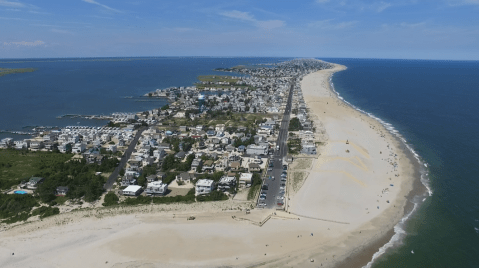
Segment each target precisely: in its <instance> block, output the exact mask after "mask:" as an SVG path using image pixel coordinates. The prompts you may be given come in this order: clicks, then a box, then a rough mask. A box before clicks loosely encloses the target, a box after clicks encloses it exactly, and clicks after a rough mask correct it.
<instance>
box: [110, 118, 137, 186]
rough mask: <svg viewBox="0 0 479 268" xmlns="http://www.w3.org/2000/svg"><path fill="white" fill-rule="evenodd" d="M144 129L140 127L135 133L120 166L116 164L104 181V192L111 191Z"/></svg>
mask: <svg viewBox="0 0 479 268" xmlns="http://www.w3.org/2000/svg"><path fill="white" fill-rule="evenodd" d="M145 129H146V127H141V128H139V129H138V131H137V132H136V136H135V138H134V139H133V141H132V142H131V143H130V145H129V146H128V149H126V151H125V153H124V154H123V157H122V158H121V161H120V164H118V166H117V167H116V168H115V170H114V171H113V173H111V175H110V177H108V180H107V181H106V183H105V185H103V188H104V189H105V190H107V191H108V190H110V189H111V187H112V186H113V183H114V182H115V181H116V179H117V178H118V174H119V173H120V170H121V169H122V168H125V166H126V162H127V161H128V159H130V156H131V153H132V152H133V150H135V146H136V144H137V143H138V140H139V139H140V137H141V134H142V133H143V131H145Z"/></svg>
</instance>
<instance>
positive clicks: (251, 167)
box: [248, 163, 261, 172]
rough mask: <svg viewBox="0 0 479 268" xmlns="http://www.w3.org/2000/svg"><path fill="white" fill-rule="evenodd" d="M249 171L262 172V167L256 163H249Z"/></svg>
mask: <svg viewBox="0 0 479 268" xmlns="http://www.w3.org/2000/svg"><path fill="white" fill-rule="evenodd" d="M248 171H249V172H259V171H261V167H260V165H258V164H256V163H249V164H248Z"/></svg>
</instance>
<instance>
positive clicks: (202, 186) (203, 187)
mask: <svg viewBox="0 0 479 268" xmlns="http://www.w3.org/2000/svg"><path fill="white" fill-rule="evenodd" d="M214 187H215V182H214V181H213V180H208V179H201V180H198V182H196V186H195V195H203V194H209V193H211V192H212V191H213V190H214Z"/></svg>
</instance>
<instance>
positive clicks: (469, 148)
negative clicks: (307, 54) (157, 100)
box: [324, 59, 479, 268]
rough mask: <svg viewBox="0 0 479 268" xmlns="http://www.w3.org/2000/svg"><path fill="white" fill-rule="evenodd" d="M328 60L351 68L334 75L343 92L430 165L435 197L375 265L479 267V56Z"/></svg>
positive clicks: (423, 205)
mask: <svg viewBox="0 0 479 268" xmlns="http://www.w3.org/2000/svg"><path fill="white" fill-rule="evenodd" d="M324 60H326V61H330V62H334V63H339V64H343V65H345V66H347V67H348V69H347V70H346V71H343V72H339V73H336V74H335V75H334V76H333V79H332V82H333V84H334V88H335V90H336V91H337V92H338V93H339V94H340V96H341V97H343V98H344V99H345V100H346V101H348V102H349V103H351V104H352V105H354V106H356V107H358V108H360V109H361V110H363V111H364V112H367V113H371V114H372V115H374V116H375V117H378V118H380V119H381V120H382V121H385V122H387V123H389V124H391V125H392V126H393V127H394V128H395V129H396V130H397V131H398V132H399V133H400V135H401V136H402V137H403V138H404V139H405V140H406V142H407V144H408V145H409V146H410V147H411V148H412V149H413V150H414V151H415V152H416V153H417V154H418V155H419V157H420V160H421V161H423V162H424V163H425V164H426V165H427V167H426V168H425V169H426V170H425V171H426V172H427V176H426V177H425V178H424V179H425V180H426V183H427V184H428V187H429V188H430V190H431V192H432V195H431V196H429V197H427V198H426V199H425V200H424V203H421V202H419V203H421V205H420V206H419V207H418V208H417V210H416V211H415V212H414V213H413V214H412V215H411V216H410V217H409V219H408V220H407V221H406V223H405V225H400V226H397V228H396V232H397V233H400V234H399V235H396V237H395V239H393V241H391V242H390V243H389V245H388V246H391V247H389V248H388V249H387V250H386V251H385V253H384V254H382V255H380V256H379V257H377V258H376V259H375V260H374V262H372V263H371V264H370V267H373V268H376V267H388V268H390V267H478V266H479V252H478V251H479V195H478V194H477V193H478V189H479V180H478V174H479V165H478V164H477V163H478V161H479V137H478V135H477V133H479V105H478V103H479V75H478V74H479V62H477V61H474V62H473V61H423V60H418V61H417V60H365V59H324ZM416 201H417V200H416ZM420 201H422V200H420ZM397 238H399V239H397ZM377 255H379V254H377Z"/></svg>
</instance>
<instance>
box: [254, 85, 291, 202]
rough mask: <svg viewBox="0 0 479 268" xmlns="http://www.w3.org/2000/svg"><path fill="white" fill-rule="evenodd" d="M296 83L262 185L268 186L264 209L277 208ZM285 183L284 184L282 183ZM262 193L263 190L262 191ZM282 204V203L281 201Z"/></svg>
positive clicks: (289, 97)
mask: <svg viewBox="0 0 479 268" xmlns="http://www.w3.org/2000/svg"><path fill="white" fill-rule="evenodd" d="M295 83H296V78H295V79H294V80H293V82H292V84H291V88H290V91H289V96H288V102H287V104H286V109H285V110H284V116H283V120H282V121H281V127H280V130H279V135H278V140H277V142H276V144H278V145H279V151H275V154H274V156H273V159H272V161H273V163H274V167H273V171H269V172H267V178H266V179H265V181H264V183H266V184H268V190H267V191H265V192H267V195H266V199H265V200H260V202H264V203H266V206H265V208H270V209H272V208H277V207H278V205H277V203H278V202H277V201H278V200H277V197H278V195H279V192H280V187H281V183H282V181H281V173H282V172H283V158H284V157H285V156H286V155H287V154H288V148H287V140H288V128H289V119H290V115H291V102H292V99H293V88H294V84H295ZM269 176H274V180H273V179H268V177H269ZM283 183H285V182H283ZM262 191H263V190H262ZM283 202H284V201H283Z"/></svg>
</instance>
